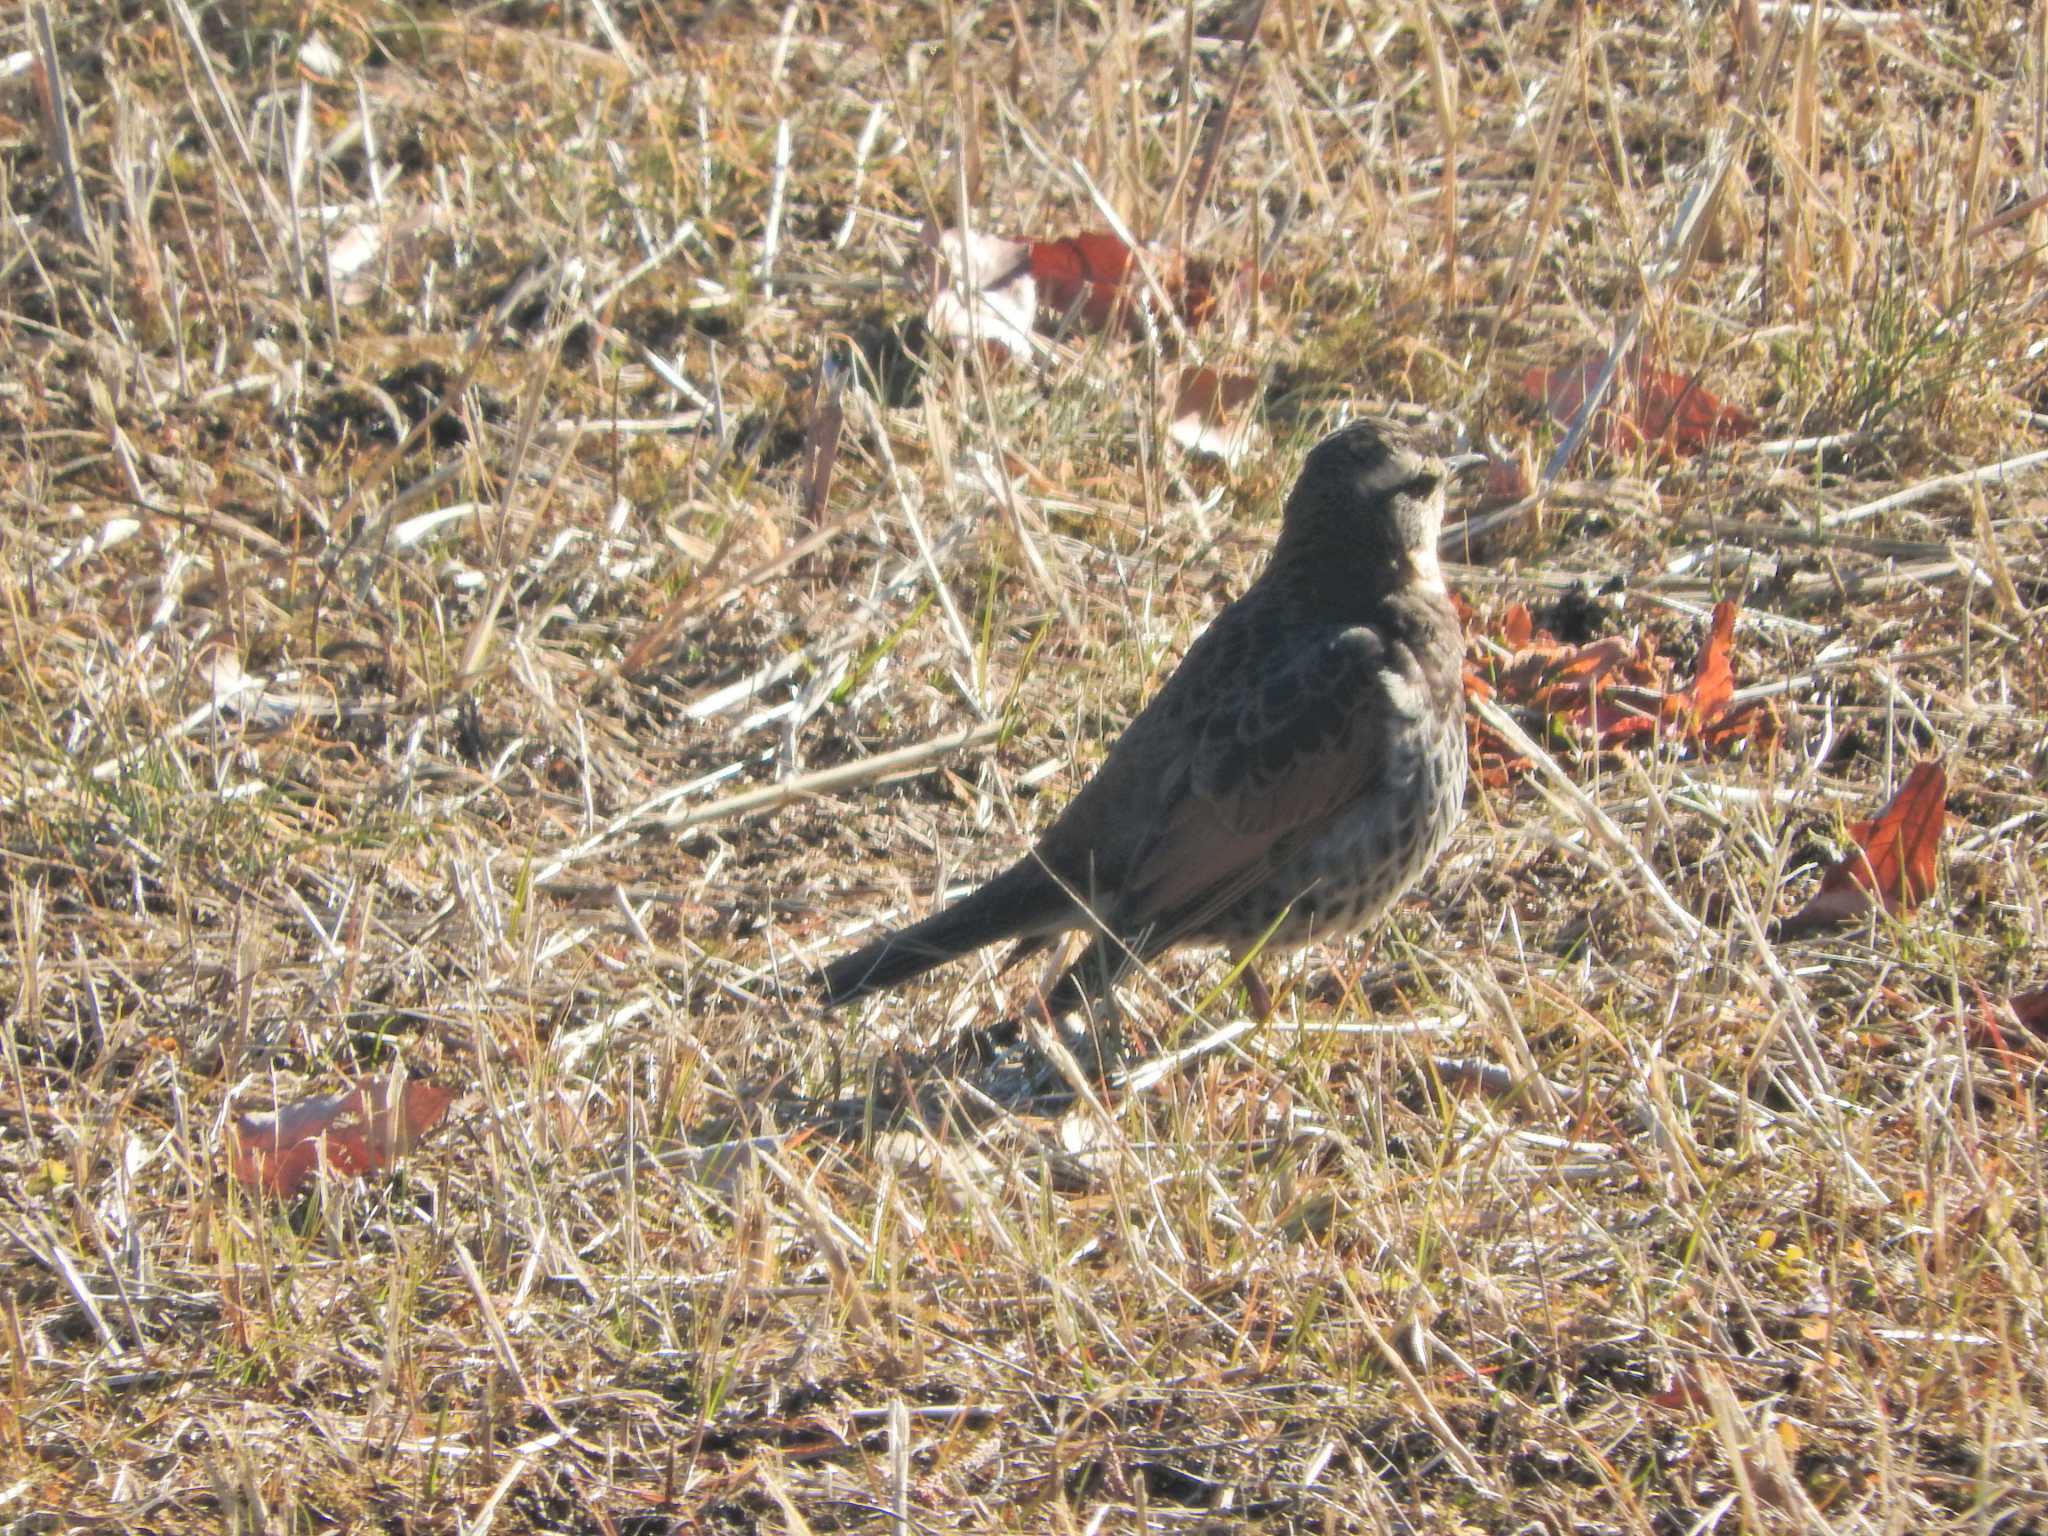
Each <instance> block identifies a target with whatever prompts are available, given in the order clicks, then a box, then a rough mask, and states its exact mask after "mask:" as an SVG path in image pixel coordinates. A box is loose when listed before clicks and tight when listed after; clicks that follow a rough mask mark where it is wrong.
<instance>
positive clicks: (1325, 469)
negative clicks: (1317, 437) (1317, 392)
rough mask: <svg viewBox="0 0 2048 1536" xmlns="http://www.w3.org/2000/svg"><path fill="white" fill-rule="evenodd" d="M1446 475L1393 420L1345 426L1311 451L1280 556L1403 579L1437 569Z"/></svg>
mask: <svg viewBox="0 0 2048 1536" xmlns="http://www.w3.org/2000/svg"><path fill="white" fill-rule="evenodd" d="M1446 474H1447V470H1446V468H1445V465H1444V461H1443V460H1442V459H1439V458H1437V457H1436V456H1435V455H1433V454H1424V453H1421V452H1418V451H1417V450H1416V449H1415V448H1414V447H1413V446H1412V445H1411V444H1410V443H1409V441H1408V438H1407V435H1406V434H1405V433H1403V432H1402V431H1401V429H1400V428H1399V427H1397V426H1395V425H1394V424H1393V423H1391V422H1386V421H1379V420H1372V419H1366V420H1359V421H1354V422H1351V423H1349V424H1348V425H1346V426H1343V427H1340V428H1338V429H1337V430H1336V431H1335V432H1332V433H1331V434H1330V435H1329V436H1328V437H1326V438H1324V439H1323V440H1322V441H1321V442H1319V443H1317V444H1316V445H1315V447H1313V448H1311V449H1310V450H1309V451H1308V458H1307V459H1306V460H1305V461H1304V462H1303V464H1302V466H1301V478H1300V479H1298V480H1297V481H1296V482H1295V484H1294V492H1293V494H1292V495H1290V496H1289V497H1288V498H1287V512H1286V517H1285V520H1284V523H1283V525H1282V528H1281V534H1280V547H1279V548H1278V549H1276V550H1275V557H1276V558H1278V557H1279V556H1280V555H1281V554H1283V553H1285V554H1288V555H1293V554H1295V553H1296V552H1297V551H1298V552H1301V553H1303V554H1310V555H1312V556H1313V558H1316V559H1318V560H1332V561H1340V562H1342V563H1343V564H1344V565H1346V566H1353V567H1356V568H1358V569H1359V570H1361V571H1371V572H1374V573H1378V574H1382V575H1384V576H1385V577H1386V578H1389V579H1392V580H1396V581H1399V580H1405V579H1408V578H1410V577H1412V576H1413V575H1415V574H1417V567H1418V566H1420V567H1424V568H1426V569H1427V570H1431V571H1433V570H1434V569H1435V566H1436V558H1435V557H1436V542H1437V537H1438V535H1439V534H1440V533H1441V532H1442V530H1443V514H1444V496H1443V486H1444V479H1445V477H1446Z"/></svg>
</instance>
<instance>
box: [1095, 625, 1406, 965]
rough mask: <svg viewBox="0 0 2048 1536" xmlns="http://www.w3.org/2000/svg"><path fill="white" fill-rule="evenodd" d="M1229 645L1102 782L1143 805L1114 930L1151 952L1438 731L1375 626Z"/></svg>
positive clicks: (1244, 887)
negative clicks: (1429, 727)
mask: <svg viewBox="0 0 2048 1536" xmlns="http://www.w3.org/2000/svg"><path fill="white" fill-rule="evenodd" d="M1206 638H1207V637H1205V639H1206ZM1219 638H1220V639H1222V640H1223V641H1224V643H1223V644H1221V645H1219V646H1218V647H1216V648H1215V651H1216V654H1215V655H1214V656H1212V657H1209V658H1204V660H1205V662H1207V663H1208V664H1207V665H1205V666H1203V667H1201V668H1191V667H1190V666H1189V665H1188V664H1187V663H1184V664H1183V666H1182V669H1181V674H1180V675H1177V676H1176V677H1175V678H1174V679H1173V681H1172V683H1171V684H1170V685H1169V687H1168V688H1167V689H1166V690H1164V691H1162V693H1161V694H1160V696H1159V698H1158V699H1157V700H1155V701H1154V702H1155V709H1151V710H1147V711H1146V713H1145V715H1144V716H1141V717H1140V719H1139V720H1138V721H1134V722H1133V724H1132V729H1131V731H1130V732H1128V733H1127V734H1126V738H1125V740H1124V741H1122V742H1119V743H1118V747H1117V750H1116V752H1114V753H1113V754H1112V758H1113V759H1115V758H1123V757H1126V756H1127V755H1128V757H1129V758H1130V759H1131V761H1128V762H1123V763H1119V762H1115V761H1112V762H1109V763H1105V764H1104V769H1105V772H1104V774H1103V775H1102V776H1101V777H1102V778H1103V779H1116V780H1121V781H1123V787H1124V789H1125V794H1124V796H1123V797H1122V798H1123V799H1124V800H1125V801H1126V802H1128V803H1130V804H1132V805H1134V806H1138V807H1142V810H1141V811H1140V812H1139V815H1138V817H1137V824H1127V825H1126V826H1125V827H1124V828H1123V829H1121V830H1122V832H1123V838H1122V839H1120V840H1122V841H1124V847H1125V849H1126V850H1127V852H1126V857H1125V858H1123V859H1120V860H1118V861H1117V862H1118V863H1119V864H1121V866H1122V867H1121V869H1119V870H1117V871H1116V872H1115V873H1116V875H1117V877H1118V878H1116V879H1115V881H1114V888H1115V893H1116V900H1115V903H1114V910H1113V912H1112V913H1111V922H1112V926H1113V927H1114V928H1116V929H1117V931H1118V932H1119V933H1120V934H1122V935H1123V936H1124V937H1125V938H1126V939H1127V941H1129V942H1132V943H1134V944H1136V945H1138V946H1139V947H1141V948H1142V949H1143V950H1144V951H1145V952H1147V953H1156V952H1158V951H1159V950H1161V949H1163V948H1165V947H1166V946H1168V945H1170V944H1172V943H1175V942H1177V941H1178V940H1179V939H1181V938H1184V937H1187V936H1190V935H1194V934H1198V933H1200V932H1201V931H1202V929H1203V928H1204V926H1205V925H1206V924H1207V923H1208V922H1209V921H1210V919H1212V918H1213V917H1214V916H1215V915H1216V914H1218V913H1220V912H1223V911H1226V910H1228V909H1229V907H1230V906H1231V905H1232V904H1233V903H1234V902H1235V901H1236V900H1237V899H1238V898H1239V897H1241V896H1242V895H1243V894H1244V893H1245V892H1246V891H1248V890H1249V889H1251V888H1252V887H1254V886H1255V885H1257V884H1258V882H1259V881H1260V880H1261V879H1262V878H1264V877H1266V876H1267V875H1268V874H1270V873H1271V871H1272V869H1273V867H1274V865H1275V864H1276V863H1277V862H1278V861H1280V860H1283V859H1285V858H1287V857H1288V856H1290V855H1291V853H1292V852H1293V851H1294V849H1296V848H1298V847H1300V846H1302V845H1303V844H1304V843H1306V842H1307V841H1309V840H1311V839H1313V838H1314V837H1315V836H1316V834H1317V833H1319V832H1320V831H1321V830H1322V829H1323V828H1324V827H1325V826H1326V825H1327V824H1328V823H1329V821H1330V820H1331V818H1332V817H1333V816H1335V815H1336V814H1337V813H1338V812H1339V811H1341V810H1342V809H1343V808H1344V807H1345V806H1347V805H1349V804H1350V803H1351V802H1353V801H1354V800H1356V799H1357V798H1359V797H1360V796H1361V795H1369V794H1372V793H1374V792H1375V791H1376V790H1378V789H1379V787H1380V786H1381V784H1382V781H1383V780H1384V778H1385V776H1386V768H1387V762H1388V759H1389V756H1390V753H1392V751H1393V749H1394V748H1395V746H1396V744H1397V743H1398V742H1399V741H1400V740H1401V738H1402V737H1403V735H1404V733H1413V732H1419V731H1420V730H1422V729H1424V728H1425V727H1424V719H1425V716H1426V701H1425V700H1424V698H1423V697H1422V694H1421V692H1420V690H1419V689H1411V688H1409V687H1408V685H1406V684H1405V683H1404V682H1403V681H1402V673H1401V672H1400V671H1399V670H1397V669H1395V668H1394V667H1392V666H1390V665H1389V657H1388V653H1387V645H1386V642H1385V640H1384V639H1383V638H1382V637H1381V635H1380V634H1379V633H1378V632H1377V631H1376V630H1374V629H1370V628H1365V627H1353V628H1348V629H1335V630H1327V629H1326V630H1323V631H1321V632H1320V633H1315V634H1311V635H1308V636H1302V635H1299V634H1296V635H1292V636H1279V635H1271V634H1268V635H1260V636H1253V637H1249V638H1250V639H1251V641H1252V643H1250V644H1245V645H1241V646H1240V645H1237V644H1233V643H1231V642H1232V641H1233V640H1236V639H1237V638H1239V637H1235V636H1231V637H1219ZM1290 642H1291V643H1290ZM1188 660H1189V662H1190V663H1191V662H1193V661H1194V660H1195V657H1194V655H1193V653H1192V652H1191V653H1190V656H1189V658H1188ZM1183 682H1187V683H1190V684H1196V685H1198V686H1188V687H1183V686H1180V685H1181V684H1182V683H1183ZM1141 727H1142V729H1141ZM1110 770H1116V771H1115V772H1114V773H1112V772H1111V771H1110ZM1105 787H1107V786H1105ZM1091 788H1092V786H1091ZM1098 819H1099V818H1098Z"/></svg>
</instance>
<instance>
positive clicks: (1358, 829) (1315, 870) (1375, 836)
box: [1216, 711, 1465, 946]
mask: <svg viewBox="0 0 2048 1536" xmlns="http://www.w3.org/2000/svg"><path fill="white" fill-rule="evenodd" d="M1464 802H1465V720H1464V715H1463V712H1462V711H1458V712H1456V713H1454V714H1453V715H1452V716H1451V718H1450V719H1449V721H1448V722H1447V723H1446V724H1445V726H1444V727H1443V728H1442V729H1441V730H1440V731H1439V733H1438V735H1437V738H1436V740H1434V741H1431V742H1429V743H1428V744H1427V745H1426V746H1425V745H1424V744H1423V742H1421V741H1412V742H1410V743H1409V744H1408V746H1407V749H1406V750H1405V751H1402V752H1401V753H1400V754H1399V755H1398V757H1397V758H1396V759H1395V760H1394V761H1393V762H1390V763H1389V764H1388V765H1387V774H1386V777H1385V779H1384V780H1383V781H1382V782H1381V783H1379V784H1377V785H1373V786H1371V787H1370V788H1369V789H1367V791H1366V792H1365V793H1363V794H1362V795H1361V796H1360V797H1359V798H1358V799H1357V800H1356V801H1354V802H1353V803H1352V805H1351V806H1350V808H1349V809H1347V810H1346V811H1344V812H1343V813H1342V814H1341V815H1339V816H1338V817H1337V818H1336V820H1335V821H1334V822H1332V823H1331V825H1330V826H1329V828H1328V829H1327V830H1326V831H1325V832H1324V833H1323V835H1322V836H1321V837H1319V838H1317V839H1316V840H1315V841H1314V842H1313V843H1311V844H1309V845H1308V846H1306V847H1304V848H1302V849H1301V850H1300V851H1299V852H1298V853H1297V854H1296V855H1295V857H1294V858H1292V859H1290V860H1289V861H1288V862H1287V863H1286V864H1285V865H1284V866H1282V867H1281V868H1280V869H1278V870H1276V871H1275V872H1274V875H1273V877H1272V878H1271V879H1269V880H1266V881H1264V882H1262V883H1261V884H1260V885H1258V886H1257V887H1256V888H1255V889H1253V890H1251V891H1250V892H1248V893H1246V895H1245V897H1244V899H1243V900H1242V901H1241V902H1240V903H1239V904H1238V905H1237V907H1236V909H1235V910H1234V911H1232V912H1229V913H1226V914H1224V915H1223V916H1222V918H1221V920H1220V921H1219V922H1218V924H1217V927H1218V928H1219V929H1224V930H1228V931H1225V932H1221V933H1219V934H1217V935H1216V936H1217V937H1218V938H1221V939H1223V940H1225V941H1226V942H1231V943H1250V942H1253V941H1254V940H1256V939H1258V938H1259V937H1260V936H1261V935H1263V934H1264V933H1265V932H1266V931H1267V929H1269V928H1272V926H1273V924H1274V923H1275V922H1276V921H1278V920H1279V919H1280V916H1281V913H1282V912H1285V913H1286V920H1285V921H1284V922H1282V923H1281V925H1280V927H1278V928H1277V929H1274V931H1273V936H1272V938H1271V940H1270V941H1269V942H1270V943H1272V944H1274V945H1281V946H1291V945H1298V944H1307V943H1310V942H1312V941H1314V940H1316V939H1319V938H1325V937H1328V936H1330V935H1333V934H1348V933H1356V932H1358V931H1359V930H1360V929H1362V928H1365V927H1367V926H1368V925H1369V924H1371V923H1373V922H1375V921H1377V920H1378V919H1379V918H1380V917H1381V916H1382V915H1383V914H1384V913H1385V912H1386V911H1387V909H1388V908H1390V907H1391V906H1393V904H1394V903H1395V902H1396V901H1398V900H1399V899H1400V898H1401V895H1402V893H1403V892H1405V891H1406V890H1407V889H1408V888H1409V887H1410V886H1411V885H1413V884H1414V883H1415V882H1416V880H1418V879H1419V878H1420V877H1421V875H1422V873H1423V871H1424V870H1426V869H1427V868H1429V866H1430V864H1431V863H1432V862H1433V861H1434V860H1435V858H1436V856H1437V855H1438V854H1439V853H1441V852H1442V851H1443V847H1444V844H1446V843H1447V842H1449V841H1450V838H1451V833H1452V832H1453V831H1454V830H1455V829H1456V828H1457V825H1458V818H1459V817H1460V816H1461V815H1462V814H1463V812H1464Z"/></svg>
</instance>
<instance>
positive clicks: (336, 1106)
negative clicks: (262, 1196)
mask: <svg viewBox="0 0 2048 1536" xmlns="http://www.w3.org/2000/svg"><path fill="white" fill-rule="evenodd" d="M394 1088H396V1090H397V1091H396V1093H395V1094H394V1092H393V1089H394ZM450 1097H451V1095H450V1094H449V1092H448V1090H447V1089H445V1088H443V1087H441V1086H439V1085H438V1084H435V1083H429V1082H423V1081H413V1082H406V1081H403V1080H402V1079H401V1080H397V1081H394V1080H393V1079H392V1078H389V1077H366V1078H364V1079H363V1080H362V1081H361V1082H359V1083H357V1084H356V1086H355V1087H353V1088H351V1089H349V1090H348V1092H346V1093H330V1094H324V1095H322V1096H320V1097H318V1098H312V1099H301V1100H299V1102H298V1103H296V1104H286V1105H283V1106H282V1107H280V1108H279V1109H277V1110H276V1111H275V1112H273V1113H270V1114H238V1115H236V1116H235V1117H234V1119H233V1120H232V1121H230V1122H229V1125H228V1166H229V1167H230V1168H231V1169H232V1170H233V1171H234V1175H235V1177H236V1178H238V1179H240V1180H241V1181H242V1182H243V1183H244V1184H260V1185H262V1186H263V1187H265V1188H266V1189H269V1190H271V1191H273V1192H274V1193H276V1194H279V1195H285V1196H291V1195H295V1194H297V1193H298V1192H299V1191H300V1190H302V1189H304V1188H305V1187H306V1186H307V1185H308V1184H310V1183H311V1182H312V1181H313V1179H314V1177H315V1175H316V1174H317V1173H318V1171H319V1167H320V1159H321V1156H322V1149H323V1148H324V1149H325V1155H326V1159H327V1166H328V1167H329V1168H331V1169H333V1170H334V1171H335V1172H336V1173H338V1174H344V1175H347V1176H350V1177H355V1176H359V1175H361V1174H365V1173H371V1172H374V1171H376V1170H377V1169H380V1168H388V1167H390V1166H391V1162H392V1160H393V1159H394V1158H396V1157H398V1156H399V1155H400V1154H401V1153H403V1152H404V1151H405V1150H406V1149H407V1148H409V1147H410V1146H411V1145H412V1144H413V1143H414V1142H415V1141H417V1140H418V1139H419V1138H420V1137H421V1136H423V1135H425V1134H426V1133H427V1132H428V1131H430V1130H432V1129H433V1128H434V1127H435V1126H436V1125H437V1124H439V1123H440V1120H441V1117H442V1116H443V1115H445V1114H446V1113H447V1112H448V1103H449V1099H450Z"/></svg>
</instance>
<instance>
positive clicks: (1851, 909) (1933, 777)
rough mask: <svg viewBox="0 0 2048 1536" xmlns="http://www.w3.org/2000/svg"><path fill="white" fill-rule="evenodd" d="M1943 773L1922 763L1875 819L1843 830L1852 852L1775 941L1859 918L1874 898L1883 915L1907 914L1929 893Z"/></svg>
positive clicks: (1944, 794) (1944, 793)
mask: <svg viewBox="0 0 2048 1536" xmlns="http://www.w3.org/2000/svg"><path fill="white" fill-rule="evenodd" d="M1947 802H1948V775H1947V774H1946V773H1945V772H1944V771H1943V769H1942V766H1941V764H1939V763H1936V762H1926V763H1922V764H1920V765H1919V766H1918V767H1917V768H1915V769H1914V770H1913V771H1912V773H1911V774H1909V775H1908V776H1907V779H1906V782H1905V784H1904V785H1902V786H1901V787H1900V789H1899V792H1898V793H1897V794H1896V795H1894V796H1892V801H1891V804H1889V805H1887V806H1886V807H1885V808H1884V811H1883V814H1881V815H1880V816H1878V818H1877V819H1876V820H1875V821H1858V822H1854V823H1852V824H1851V825H1850V827H1849V836H1850V837H1851V838H1853V839H1854V840H1855V843H1856V848H1855V851H1854V852H1852V853H1850V854H1849V855H1848V856H1847V857H1846V858H1844V859H1842V860H1841V861H1840V862H1839V863H1836V864H1834V865H1831V866H1830V867H1829V868H1828V870H1827V871H1826V873H1825V874H1823V875H1822V877H1821V882H1820V889H1819V890H1818V891H1816V892H1815V893H1814V895H1813V899H1812V900H1811V901H1809V902H1807V904H1806V905H1805V906H1803V907H1801V908H1800V909H1799V910H1798V911H1797V912H1795V913H1793V914H1792V916H1790V917H1788V918H1786V919H1785V921H1784V922H1782V923H1780V924H1779V925H1778V930H1777V936H1778V937H1779V938H1787V939H1789V938H1796V937H1798V936H1799V935H1801V934H1807V933H1813V932H1816V931H1818V930H1820V929H1823V928H1832V927H1834V926H1836V925H1837V924H1839V923H1843V922H1847V921H1850V920H1851V919H1854V918H1857V917H1860V916H1862V915H1863V914H1864V913H1865V912H1867V911H1869V910H1870V906H1871V899H1872V897H1873V896H1874V897H1876V898H1877V900H1878V901H1879V902H1881V903H1882V904H1883V907H1884V910H1885V911H1887V912H1910V911H1912V910H1913V908H1914V907H1916V906H1918V905H1919V904H1920V903H1921V902H1922V901H1923V900H1925V899H1926V897H1927V893H1928V892H1929V891H1931V890H1933V889H1934V880H1935V873H1936V867H1937V859H1938V855H1939V852H1940V848H1941V833H1942V828H1943V826H1944V825H1945V824H1946V822H1947V819H1948V816H1947V810H1946V807H1947Z"/></svg>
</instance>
